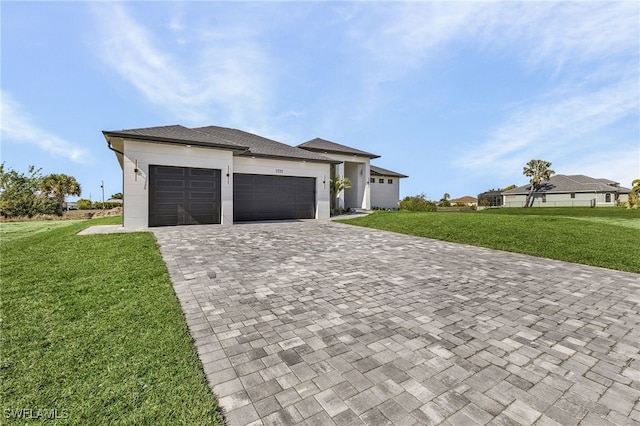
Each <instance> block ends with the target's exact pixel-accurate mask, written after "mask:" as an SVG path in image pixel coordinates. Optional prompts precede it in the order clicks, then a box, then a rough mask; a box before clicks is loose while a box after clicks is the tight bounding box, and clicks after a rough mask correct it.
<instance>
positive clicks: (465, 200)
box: [449, 195, 478, 207]
mask: <svg viewBox="0 0 640 426" xmlns="http://www.w3.org/2000/svg"><path fill="white" fill-rule="evenodd" d="M449 202H450V203H451V205H452V206H455V205H456V204H464V205H465V206H469V207H473V206H477V205H478V199H477V198H476V197H472V196H471V195H465V196H464V197H460V198H452V199H451V200H449Z"/></svg>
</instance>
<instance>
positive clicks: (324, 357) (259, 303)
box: [153, 221, 640, 425]
mask: <svg viewBox="0 0 640 426" xmlns="http://www.w3.org/2000/svg"><path fill="white" fill-rule="evenodd" d="M153 232H154V233H155V235H156V237H157V239H158V241H159V243H160V246H161V250H162V254H163V257H164V259H165V261H166V263H167V266H168V268H169V272H170V274H171V278H172V281H173V283H174V288H175V291H176V293H177V295H178V297H179V299H180V303H181V305H182V309H183V311H184V313H185V316H186V320H187V323H188V326H189V330H190V332H191V334H192V336H193V338H194V339H195V344H196V346H197V349H198V353H199V356H200V358H201V360H202V363H203V365H204V369H205V373H206V375H207V379H208V381H209V383H210V385H211V386H212V388H213V390H214V392H215V393H216V395H217V396H218V397H219V400H220V404H221V406H222V407H223V408H224V410H225V412H226V416H227V419H228V421H229V424H230V425H246V424H277V425H286V424H307V425H332V424H336V425H357V424H369V425H383V424H395V425H412V424H416V425H430V424H450V425H473V424H500V425H518V424H519V425H530V424H540V425H554V424H562V425H576V424H584V425H609V424H617V425H623V424H638V423H640V402H639V399H640V353H639V347H640V275H637V274H629V273H623V272H616V271H610V270H606V269H600V268H593V267H588V266H582V265H575V264H570V263H564V262H556V261H551V260H546V259H540V258H534V257H528V256H524V255H519V254H512V253H506V252H499V251H494V250H489V249H482V248H476V247H470V246H465V245H459V244H452V243H446V242H440V241H433V240H428V239H423V238H417V237H410V236H404V235H399V234H394V233H389V232H383V231H377V230H371V229H365V228H358V227H353V226H349V225H344V224H339V223H333V222H331V221H305V222H284V223H268V224H265V223H263V224H246V225H235V226H232V227H223V226H216V225H212V226H183V227H166V228H156V229H154V230H153Z"/></svg>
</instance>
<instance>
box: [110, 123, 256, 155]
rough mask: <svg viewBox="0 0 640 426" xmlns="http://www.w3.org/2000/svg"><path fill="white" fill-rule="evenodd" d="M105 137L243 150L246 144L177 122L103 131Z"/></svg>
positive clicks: (246, 147)
mask: <svg viewBox="0 0 640 426" xmlns="http://www.w3.org/2000/svg"><path fill="white" fill-rule="evenodd" d="M102 133H103V134H104V135H105V137H107V138H108V137H119V138H131V139H136V140H140V141H147V142H165V143H171V144H179V145H194V146H204V147H211V148H227V149H234V150H240V151H244V150H247V149H248V146H245V145H241V144H238V143H235V142H232V141H230V140H227V139H223V138H220V137H218V136H215V135H210V134H207V133H203V132H199V131H197V130H194V129H189V128H186V127H184V126H180V125H179V124H176V125H172V126H159V127H146V128H142V129H128V130H113V131H103V132H102Z"/></svg>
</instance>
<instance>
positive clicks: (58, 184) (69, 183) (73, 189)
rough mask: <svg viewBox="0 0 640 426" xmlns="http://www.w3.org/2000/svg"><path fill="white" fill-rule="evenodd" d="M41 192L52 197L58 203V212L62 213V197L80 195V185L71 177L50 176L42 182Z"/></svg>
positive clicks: (55, 174) (63, 175)
mask: <svg viewBox="0 0 640 426" xmlns="http://www.w3.org/2000/svg"><path fill="white" fill-rule="evenodd" d="M42 190H43V191H44V192H45V193H47V194H49V195H50V196H52V197H53V198H54V199H55V200H56V203H58V208H59V211H62V204H63V203H64V197H65V196H67V195H78V196H79V195H80V194H81V192H82V190H81V188H80V184H79V183H78V181H77V180H76V178H74V177H73V176H68V175H65V174H57V173H54V174H50V175H48V176H46V177H45V178H44V179H43V180H42Z"/></svg>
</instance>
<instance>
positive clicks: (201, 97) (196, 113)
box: [94, 3, 269, 125]
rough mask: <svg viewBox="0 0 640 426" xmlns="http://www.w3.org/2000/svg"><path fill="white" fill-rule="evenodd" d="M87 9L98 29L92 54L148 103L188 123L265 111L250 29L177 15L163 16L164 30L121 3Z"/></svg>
mask: <svg viewBox="0 0 640 426" xmlns="http://www.w3.org/2000/svg"><path fill="white" fill-rule="evenodd" d="M94 10H95V12H96V13H95V15H96V19H97V20H98V22H99V24H100V28H101V31H102V32H101V39H100V42H99V45H100V49H99V50H98V54H99V55H100V57H101V58H102V60H104V62H105V63H106V64H107V65H108V66H109V67H110V68H111V69H112V70H114V71H115V72H116V73H117V74H118V75H119V76H120V77H122V78H123V79H124V80H126V81H127V82H129V83H130V84H132V85H133V86H134V87H135V88H136V89H137V90H138V91H139V92H140V93H142V94H143V95H144V97H146V98H147V99H148V100H149V101H150V102H151V103H153V104H154V105H156V106H158V107H160V108H162V109H166V110H167V111H169V112H170V113H171V114H172V115H173V116H175V117H177V118H178V119H179V120H185V121H186V124H191V125H199V124H210V123H211V121H212V117H214V116H215V117H216V122H220V121H222V120H221V116H224V117H225V118H227V119H228V120H230V121H231V122H233V123H236V124H237V125H243V124H246V123H248V122H255V121H256V120H257V119H258V117H261V116H263V115H264V108H265V103H266V102H267V99H268V97H269V89H268V86H269V82H268V79H267V77H265V76H268V75H269V73H268V70H269V64H268V61H267V58H266V56H265V55H264V53H263V51H262V50H261V49H260V48H259V44H258V43H257V42H255V41H254V33H253V30H243V28H233V27H229V28H218V29H217V30H216V31H211V30H200V29H198V28H197V26H196V24H195V23H190V25H189V26H186V25H184V24H182V20H183V17H182V16H180V17H178V18H175V19H173V20H171V21H170V22H169V24H168V26H169V27H170V28H171V32H170V33H169V34H166V33H159V34H156V33H154V32H153V31H152V30H151V29H149V28H147V27H145V26H144V25H142V24H141V23H139V22H138V21H136V19H134V17H133V16H132V15H131V14H130V13H129V11H128V10H127V9H126V8H125V6H124V5H122V4H118V3H115V4H98V5H95V6H94ZM171 37H175V39H171ZM173 43H175V44H173ZM176 45H178V49H176ZM249 117H250V118H251V120H250V119H249ZM258 120H259V119H258Z"/></svg>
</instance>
